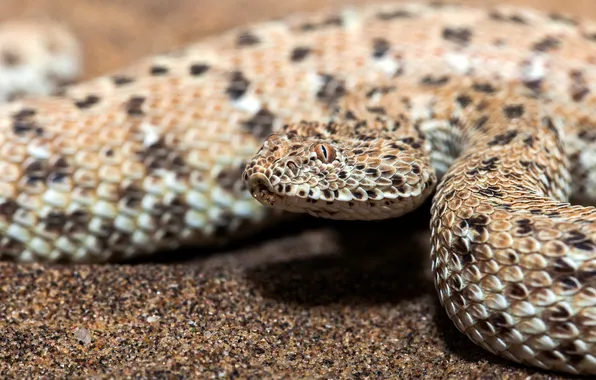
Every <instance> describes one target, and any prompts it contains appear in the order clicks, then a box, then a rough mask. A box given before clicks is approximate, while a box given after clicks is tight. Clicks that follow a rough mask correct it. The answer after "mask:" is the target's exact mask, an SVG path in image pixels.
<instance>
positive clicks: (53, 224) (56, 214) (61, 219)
mask: <svg viewBox="0 0 596 380" xmlns="http://www.w3.org/2000/svg"><path fill="white" fill-rule="evenodd" d="M41 221H42V222H43V223H45V225H46V226H45V227H46V230H48V231H52V232H56V233H60V232H62V230H63V229H64V227H65V226H66V223H67V222H68V218H67V216H66V214H65V213H64V212H62V211H59V210H52V211H50V212H49V213H48V215H47V216H46V217H44V218H42V219H41Z"/></svg>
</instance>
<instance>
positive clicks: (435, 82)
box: [420, 75, 449, 86]
mask: <svg viewBox="0 0 596 380" xmlns="http://www.w3.org/2000/svg"><path fill="white" fill-rule="evenodd" d="M448 82H449V76H447V75H442V76H440V77H434V76H432V75H426V76H424V77H423V78H422V79H421V80H420V84H423V85H426V86H442V85H444V84H447V83H448Z"/></svg>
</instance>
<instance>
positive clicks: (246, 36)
mask: <svg viewBox="0 0 596 380" xmlns="http://www.w3.org/2000/svg"><path fill="white" fill-rule="evenodd" d="M259 43H261V39H260V38H259V37H257V36H256V35H255V34H253V33H252V32H250V31H244V32H242V33H240V34H239V35H238V39H237V40H236V45H238V46H254V45H258V44H259Z"/></svg>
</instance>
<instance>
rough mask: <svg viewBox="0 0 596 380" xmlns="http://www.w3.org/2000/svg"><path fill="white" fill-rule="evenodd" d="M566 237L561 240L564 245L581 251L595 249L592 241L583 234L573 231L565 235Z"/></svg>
mask: <svg viewBox="0 0 596 380" xmlns="http://www.w3.org/2000/svg"><path fill="white" fill-rule="evenodd" d="M567 234H568V235H567V237H566V238H565V239H563V241H564V242H565V243H567V244H568V245H571V246H573V247H575V248H577V249H579V250H582V251H594V248H595V247H596V246H595V244H594V241H592V239H590V238H589V237H588V236H586V235H585V234H584V233H582V232H580V231H577V230H573V231H569V232H568V233H567Z"/></svg>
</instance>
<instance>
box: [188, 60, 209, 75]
mask: <svg viewBox="0 0 596 380" xmlns="http://www.w3.org/2000/svg"><path fill="white" fill-rule="evenodd" d="M207 70H209V65H206V64H204V63H193V64H192V65H190V68H189V70H188V71H189V73H190V75H192V76H195V77H198V76H200V75H203V74H204V73H205V72H207Z"/></svg>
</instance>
